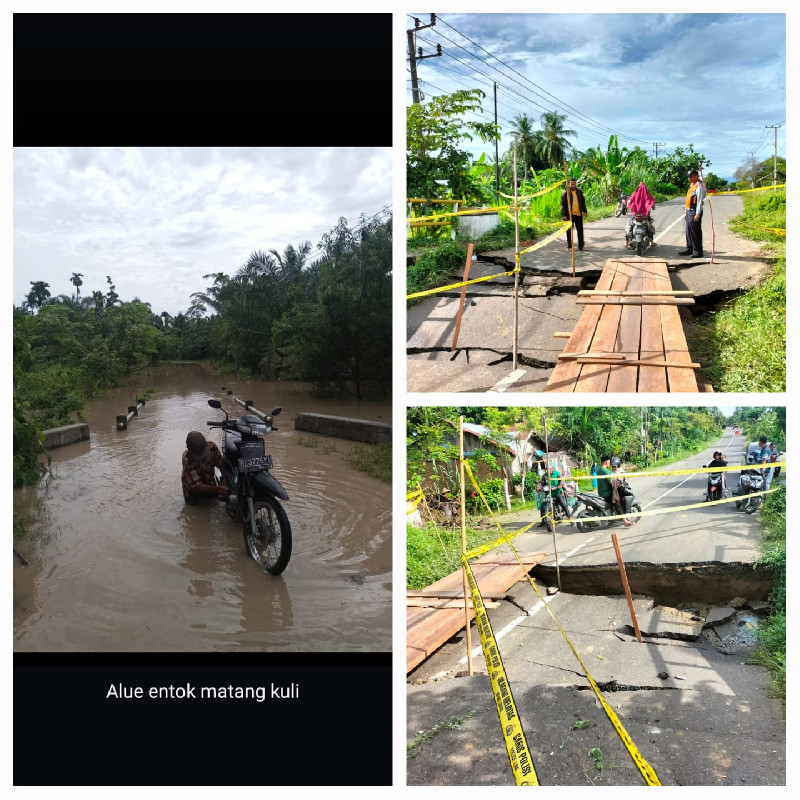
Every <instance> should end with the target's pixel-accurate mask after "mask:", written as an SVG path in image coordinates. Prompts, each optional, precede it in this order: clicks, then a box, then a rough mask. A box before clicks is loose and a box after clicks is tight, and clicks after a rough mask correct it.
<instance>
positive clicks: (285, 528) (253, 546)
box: [206, 400, 292, 575]
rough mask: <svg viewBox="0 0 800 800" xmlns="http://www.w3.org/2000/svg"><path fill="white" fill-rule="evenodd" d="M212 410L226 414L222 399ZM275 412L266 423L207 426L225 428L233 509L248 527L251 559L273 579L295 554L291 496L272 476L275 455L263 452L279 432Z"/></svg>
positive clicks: (245, 419)
mask: <svg viewBox="0 0 800 800" xmlns="http://www.w3.org/2000/svg"><path fill="white" fill-rule="evenodd" d="M208 404H209V405H210V406H211V408H216V409H222V403H221V402H220V401H219V400H209V401H208ZM281 410H282V409H281V408H273V409H272V413H271V414H270V415H269V416H268V417H267V418H266V420H262V419H261V418H259V417H257V416H256V415H255V414H245V415H244V416H241V417H239V418H238V419H230V418H229V417H228V412H227V411H225V410H224V409H222V412H223V414H225V419H224V420H221V421H214V420H212V421H210V422H208V423H206V424H207V425H208V426H209V427H210V428H222V430H223V431H224V434H223V437H224V441H223V451H222V452H223V457H224V459H225V478H226V480H227V482H228V487H229V488H230V491H231V494H230V495H229V497H228V501H227V502H228V510H229V512H231V513H232V514H233V515H236V516H238V517H239V518H240V519H241V520H242V523H243V529H244V544H245V548H246V549H247V553H248V555H249V556H250V557H251V558H252V559H253V560H254V561H255V562H257V563H258V564H260V565H261V566H262V567H264V569H265V570H266V571H267V572H269V573H271V574H272V575H280V573H281V572H283V571H284V570H285V569H286V566H287V564H288V563H289V558H290V557H291V555H292V528H291V526H290V524H289V518H288V517H287V515H286V511H284V509H283V506H282V505H281V504H280V501H281V500H288V499H289V495H288V494H287V493H286V490H285V489H284V488H283V486H281V485H280V483H278V481H277V480H276V479H275V478H274V477H273V476H272V475H271V474H270V470H271V469H272V456H269V455H265V453H264V439H263V438H262V437H263V436H265V435H266V434H267V433H269V432H270V431H273V430H277V428H275V427H274V425H273V424H272V418H273V417H276V416H277V415H278V414H280V413H281Z"/></svg>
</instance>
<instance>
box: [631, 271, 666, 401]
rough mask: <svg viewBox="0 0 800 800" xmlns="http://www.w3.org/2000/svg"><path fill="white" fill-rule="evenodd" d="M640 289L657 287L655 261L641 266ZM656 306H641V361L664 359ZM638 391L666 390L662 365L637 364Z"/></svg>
mask: <svg viewBox="0 0 800 800" xmlns="http://www.w3.org/2000/svg"><path fill="white" fill-rule="evenodd" d="M641 269H642V289H643V290H644V291H652V290H655V289H658V288H659V285H658V283H657V278H658V275H659V270H658V269H657V267H656V263H651V264H648V265H647V266H645V265H643V266H642V268H641ZM659 311H660V309H659V308H658V307H657V306H642V328H641V330H642V334H641V338H640V345H639V358H640V359H641V360H642V361H666V359H665V358H664V341H663V339H662V337H661V315H660V313H659ZM637 391H639V392H666V391H667V371H666V370H665V369H664V367H655V366H653V367H648V366H644V365H640V366H639V385H638V387H637Z"/></svg>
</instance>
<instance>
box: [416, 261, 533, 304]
mask: <svg viewBox="0 0 800 800" xmlns="http://www.w3.org/2000/svg"><path fill="white" fill-rule="evenodd" d="M516 271H517V269H516V268H515V269H512V270H511V272H498V273H497V275H487V276H486V277H485V278H474V279H473V280H471V281H461V282H460V283H451V284H450V285H449V286H440V287H439V288H438V289H427V290H426V291H424V292H414V294H407V295H406V300H412V299H413V298H415V297H426V296H427V295H429V294H437V293H438V292H449V291H450V290H451V289H458V288H459V286H469V285H470V284H472V283H481V282H482V281H490V280H492V278H500V277H502V276H503V275H506V276H509V275H513V274H514V273H515V272H516Z"/></svg>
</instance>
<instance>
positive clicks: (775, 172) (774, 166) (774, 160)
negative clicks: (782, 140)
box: [764, 125, 780, 186]
mask: <svg viewBox="0 0 800 800" xmlns="http://www.w3.org/2000/svg"><path fill="white" fill-rule="evenodd" d="M764 127H765V128H774V129H775V151H774V152H775V154H774V155H773V157H772V185H773V186H776V185H777V183H778V128H780V125H765V126H764Z"/></svg>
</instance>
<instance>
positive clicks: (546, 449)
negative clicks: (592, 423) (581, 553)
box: [542, 414, 561, 592]
mask: <svg viewBox="0 0 800 800" xmlns="http://www.w3.org/2000/svg"><path fill="white" fill-rule="evenodd" d="M542 427H543V428H544V453H545V456H544V457H545V462H544V463H545V467H546V468H549V467H550V443H549V442H548V441H547V419H546V417H545V415H544V414H542ZM545 479H546V480H547V493H548V496H549V497H550V519H551V520H552V521H553V553H554V554H555V557H556V582H557V583H558V591H559V592H560V591H561V567H560V566H559V565H558V545H556V516H555V514H554V513H553V487H552V485H551V483H550V475H548V474H547V472H545Z"/></svg>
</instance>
